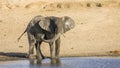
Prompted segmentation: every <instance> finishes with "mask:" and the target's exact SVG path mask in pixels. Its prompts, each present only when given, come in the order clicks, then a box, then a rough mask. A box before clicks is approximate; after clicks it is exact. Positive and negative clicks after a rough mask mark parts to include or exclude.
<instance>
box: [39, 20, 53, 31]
mask: <svg viewBox="0 0 120 68" xmlns="http://www.w3.org/2000/svg"><path fill="white" fill-rule="evenodd" d="M39 26H40V27H41V28H42V29H43V30H46V31H49V32H50V31H51V30H50V28H49V26H50V21H49V20H47V19H44V20H41V21H40V22H39Z"/></svg>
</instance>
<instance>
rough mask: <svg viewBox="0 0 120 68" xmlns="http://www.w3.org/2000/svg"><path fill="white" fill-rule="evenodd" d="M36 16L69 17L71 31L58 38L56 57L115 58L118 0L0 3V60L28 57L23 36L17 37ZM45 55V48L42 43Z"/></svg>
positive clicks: (119, 48)
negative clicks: (58, 50)
mask: <svg viewBox="0 0 120 68" xmlns="http://www.w3.org/2000/svg"><path fill="white" fill-rule="evenodd" d="M37 15H43V16H58V17H61V16H70V17H71V18H73V19H74V21H75V24H76V26H75V28H74V29H72V30H70V31H69V32H67V33H66V34H64V35H65V37H64V36H61V51H60V56H119V55H120V42H119V41H120V1H119V0H102V1H99V0H96V1H92V0H91V1H87V0H86V1H83V0H78V1H77V0H75V1H74V2H73V1H72V0H69V1H68V0H66V1H59V2H58V1H56V0H51V2H49V1H48V0H45V1H44V0H36V1H34V0H26V1H24V0H19V1H17V0H11V1H8V0H0V60H8V59H17V58H22V57H21V56H23V57H24V58H25V57H26V55H27V54H28V41H27V35H26V34H25V35H24V36H23V37H22V39H21V40H20V42H17V38H18V37H19V36H20V34H21V33H22V32H23V31H24V30H25V28H26V26H27V24H28V23H29V21H30V20H31V19H32V18H33V17H34V16H37ZM41 49H42V52H43V53H44V55H45V56H49V46H48V44H46V43H42V48H41Z"/></svg>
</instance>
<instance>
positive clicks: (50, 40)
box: [41, 33, 61, 43]
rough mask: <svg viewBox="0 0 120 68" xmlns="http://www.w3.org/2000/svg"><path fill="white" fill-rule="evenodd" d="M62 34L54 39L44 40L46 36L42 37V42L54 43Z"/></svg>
mask: <svg viewBox="0 0 120 68" xmlns="http://www.w3.org/2000/svg"><path fill="white" fill-rule="evenodd" d="M60 35H61V33H58V34H57V35H55V37H53V38H52V39H48V40H46V39H44V35H43V36H42V37H41V40H42V41H44V42H46V43H49V42H54V41H56V40H57V39H58V38H59V37H60Z"/></svg>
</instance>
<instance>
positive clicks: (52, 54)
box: [49, 42, 56, 64]
mask: <svg viewBox="0 0 120 68" xmlns="http://www.w3.org/2000/svg"><path fill="white" fill-rule="evenodd" d="M49 45H50V56H51V64H55V63H56V61H55V57H54V45H53V42H50V43H49Z"/></svg>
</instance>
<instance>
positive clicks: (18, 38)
mask: <svg viewBox="0 0 120 68" xmlns="http://www.w3.org/2000/svg"><path fill="white" fill-rule="evenodd" d="M26 31H27V30H25V31H24V32H23V33H22V34H21V35H20V37H19V38H18V39H17V41H18V42H19V40H20V39H21V37H22V36H23V35H24V34H25V32H26Z"/></svg>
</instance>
